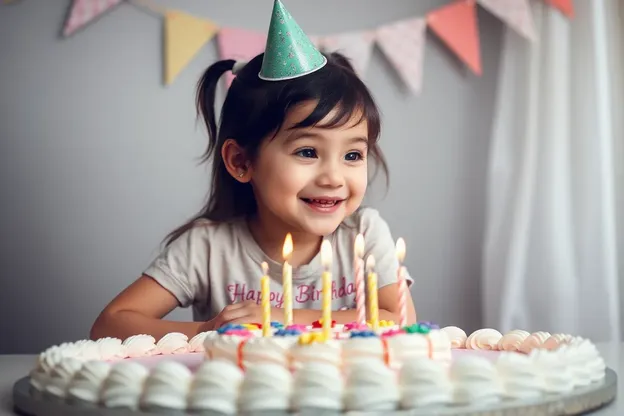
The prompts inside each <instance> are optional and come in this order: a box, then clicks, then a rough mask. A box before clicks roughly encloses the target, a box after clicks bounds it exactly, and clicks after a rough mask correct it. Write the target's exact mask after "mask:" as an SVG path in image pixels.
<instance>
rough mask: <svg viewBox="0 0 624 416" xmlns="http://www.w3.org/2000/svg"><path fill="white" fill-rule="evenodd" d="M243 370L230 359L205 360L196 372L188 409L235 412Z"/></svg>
mask: <svg viewBox="0 0 624 416" xmlns="http://www.w3.org/2000/svg"><path fill="white" fill-rule="evenodd" d="M243 377H244V375H243V372H242V371H241V369H240V368H239V367H237V366H236V365H234V364H232V363H231V362H229V361H224V360H212V361H205V362H204V363H203V364H202V365H201V367H200V368H199V369H198V370H197V372H196V373H195V378H194V380H193V382H192V383H191V386H190V391H189V395H188V409H191V410H196V411H200V410H212V411H215V412H220V413H223V414H235V413H236V409H237V407H236V406H237V404H236V403H237V400H238V391H239V388H240V385H241V383H242V381H243Z"/></svg>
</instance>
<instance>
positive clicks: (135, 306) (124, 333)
mask: <svg viewBox="0 0 624 416" xmlns="http://www.w3.org/2000/svg"><path fill="white" fill-rule="evenodd" d="M177 306H178V300H177V299H176V298H175V296H173V295H172V294H171V293H170V292H169V291H168V290H167V289H165V288H164V287H162V286H161V285H160V284H158V283H157V282H156V281H154V279H152V278H151V277H149V276H147V275H143V276H141V277H140V278H138V279H137V280H136V281H135V282H134V283H132V284H131V285H130V286H128V287H127V288H126V289H125V290H124V291H123V292H121V293H120V294H119V295H117V297H115V298H114V299H113V300H112V301H111V302H110V303H109V304H108V305H107V306H106V308H104V310H103V311H102V312H101V313H100V315H99V316H98V318H97V319H96V321H95V322H94V324H93V326H92V327H91V333H90V337H91V339H93V340H96V339H98V338H104V337H116V338H119V339H122V340H123V339H126V338H128V337H130V336H132V335H137V334H147V335H151V336H153V337H154V338H156V340H159V339H160V338H162V337H163V336H164V335H166V334H168V333H169V332H181V333H183V334H186V335H187V336H188V337H189V338H191V337H193V336H195V335H196V334H197V333H198V332H200V328H201V327H202V325H204V323H203V322H176V321H166V320H163V319H162V318H163V317H164V316H166V315H167V314H168V313H169V312H171V311H172V310H174V309H175V308H176V307H177Z"/></svg>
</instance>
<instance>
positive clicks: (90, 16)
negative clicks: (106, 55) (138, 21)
mask: <svg viewBox="0 0 624 416" xmlns="http://www.w3.org/2000/svg"><path fill="white" fill-rule="evenodd" d="M122 1H123V0H73V2H72V4H71V8H70V9H69V14H68V15H67V19H66V20H65V25H64V27H63V35H64V36H69V35H72V34H73V33H74V32H76V31H77V30H78V29H80V28H82V27H84V26H86V25H87V24H89V23H91V22H93V21H94V20H95V19H96V18H98V17H100V16H101V15H103V14H104V13H106V12H108V11H110V10H112V9H113V7H115V6H117V5H118V4H119V3H121V2H122Z"/></svg>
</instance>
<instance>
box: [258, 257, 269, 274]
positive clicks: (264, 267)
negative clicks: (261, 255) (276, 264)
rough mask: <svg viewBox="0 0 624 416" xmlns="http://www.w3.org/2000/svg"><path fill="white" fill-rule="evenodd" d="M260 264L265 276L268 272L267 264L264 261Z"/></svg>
mask: <svg viewBox="0 0 624 416" xmlns="http://www.w3.org/2000/svg"><path fill="white" fill-rule="evenodd" d="M260 266H261V267H262V274H263V275H264V276H266V275H267V274H268V273H269V265H268V264H267V262H266V261H263V262H262V264H261V265H260Z"/></svg>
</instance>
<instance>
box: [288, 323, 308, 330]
mask: <svg viewBox="0 0 624 416" xmlns="http://www.w3.org/2000/svg"><path fill="white" fill-rule="evenodd" d="M285 329H288V330H294V331H300V332H305V331H306V326H305V325H301V324H294V325H288V326H287V327H286V328H285Z"/></svg>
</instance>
